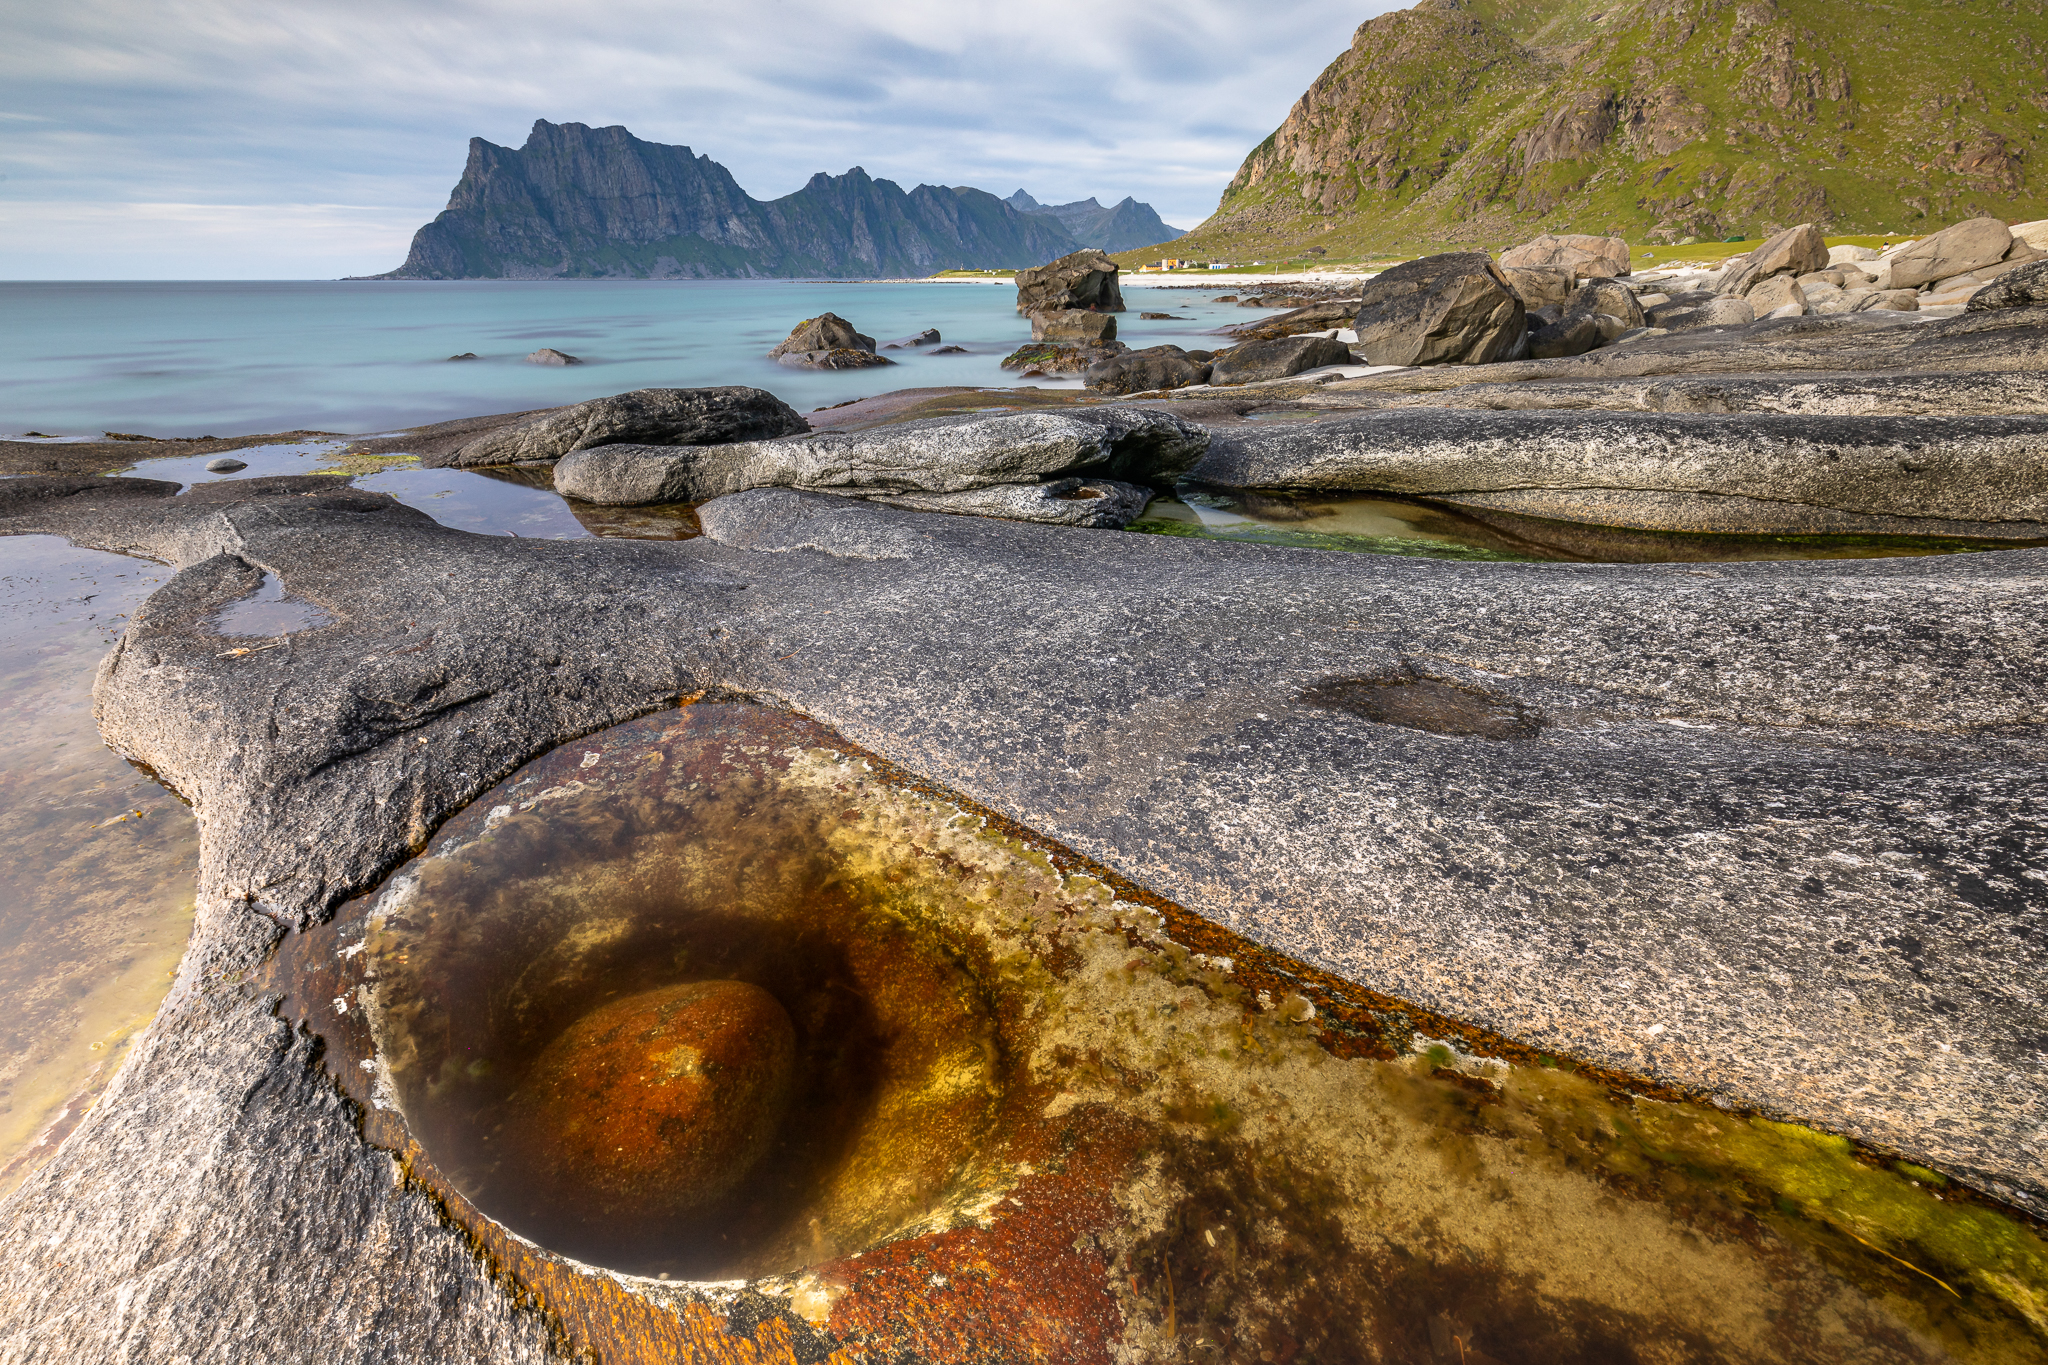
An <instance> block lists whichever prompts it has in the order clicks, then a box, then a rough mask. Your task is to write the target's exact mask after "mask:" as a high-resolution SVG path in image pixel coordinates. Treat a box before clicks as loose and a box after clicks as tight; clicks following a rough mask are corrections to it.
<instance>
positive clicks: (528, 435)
mask: <svg viewBox="0 0 2048 1365" xmlns="http://www.w3.org/2000/svg"><path fill="white" fill-rule="evenodd" d="M810 429H811V424H810V423H809V422H806V421H805V420H804V419H803V416H802V414H800V413H798V412H797V410H796V409H795V408H792V407H791V406H789V404H787V403H785V402H783V401H782V400H781V399H780V398H777V397H776V396H775V395H774V394H772V393H769V392H768V391H767V390H765V389H751V388H747V387H745V386H743V385H738V384H733V385H727V386H725V387H723V388H715V389H634V390H633V391H632V392H631V393H615V394H613V395H612V396H611V397H609V398H593V399H591V400H590V401H588V402H586V403H576V404H573V405H572V406H570V407H566V408H557V409H555V410H554V411H553V412H548V413H543V414H542V415H540V416H539V417H534V418H530V419H528V420H527V421H524V422H520V423H518V424H517V425H514V426H509V427H500V428H498V429H497V430H496V431H493V432H490V433H489V434H487V435H484V436H480V437H478V438H477V439H476V440H474V441H471V442H469V443H468V444H467V445H463V446H459V447H457V448H456V449H454V450H451V451H447V452H445V453H442V454H438V455H431V454H430V455H424V456H422V457H421V459H420V463H421V464H423V465H427V466H429V467H440V466H454V467H456V468H461V469H475V468H478V467H480V466H484V465H502V464H518V463H520V462H521V461H525V460H556V459H560V458H561V457H562V456H564V455H567V454H568V453H569V452H571V451H573V450H583V449H585V448H587V447H589V446H602V445H614V444H618V443H621V442H625V443H630V444H634V445H646V446H701V445H721V444H724V443H727V442H731V441H767V440H773V439H774V438H775V437H777V436H794V435H796V434H797V433H799V432H805V431H809V430H810Z"/></svg>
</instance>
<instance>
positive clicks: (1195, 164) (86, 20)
mask: <svg viewBox="0 0 2048 1365" xmlns="http://www.w3.org/2000/svg"><path fill="white" fill-rule="evenodd" d="M1387 8H1392V6H1391V5H1387V4H1377V5H1370V6H1367V7H1364V8H1361V7H1358V6H1355V5H1351V4H1338V3H1334V0H1270V2H1269V3H1267V4H1263V5H1260V6H1257V7H1254V6H1251V5H1249V4H1243V3H1238V4H1226V3H1222V0H1176V3H1173V4H1170V5H1169V4H1165V3H1151V2H1150V0H1146V2H1144V3H1128V4H1116V5H1104V4H1101V3H1099V0H1095V2H1094V3H1090V2H1089V0H1040V3H1037V4H1034V5H1031V6H1019V5H1009V4H1003V5H997V4H968V3H961V0H896V2H895V3H886V2H881V3H870V4H868V5H864V6H846V5H843V4H838V3H831V2H830V0H754V3H752V4H750V5H747V6H735V5H731V4H729V3H725V2H724V0H660V2H657V0H590V3H587V4H584V5H581V6H563V5H561V4H559V3H558V0H502V2H500V3H478V2H476V0H404V2H401V0H295V3H293V4H291V5H276V4H274V3H256V2H255V0H178V2H177V3H171V4H165V3H163V2H162V0H153V2H151V3H144V2H143V0H83V3H73V4H69V5H63V6H38V7H33V8H31V7H27V6H22V7H16V8H15V12H14V14H13V15H12V16H11V17H10V18H9V19H8V20H7V21H6V27H5V29H4V30H0V32H4V35H5V37H6V39H7V41H6V42H4V43H0V120H5V121H6V122H7V123H8V125H9V131H8V136H7V138H6V139H5V140H4V142H0V176H4V177H5V183H4V184H0V224H5V229H4V233H0V277H13V278H24V277H41V278H50V277H53V275H55V276H71V277H76V276H77V275H78V273H79V272H78V271H77V270H76V269H75V268H73V267H74V266H75V265H76V263H78V262H85V261H90V260H93V259H103V260H104V261H105V265H104V266H103V267H102V268H101V269H99V270H96V271H92V272H89V273H93V274H100V275H107V276H123V277H131V278H133V277H138V276H139V275H141V274H144V273H147V272H146V271H144V270H143V269H142V265H143V263H147V264H148V265H149V267H150V269H152V270H162V271H165V272H168V273H170V274H172V275H178V276H186V277H205V276H239V277H245V278H246V277H250V276H251V275H252V273H261V272H257V271H256V270H255V264H256V263H257V262H261V263H262V270H263V271H265V272H276V273H282V274H284V275H288V276H331V275H339V274H363V273H370V272H374V271H378V270H384V269H389V268H390V267H391V266H393V265H395V264H397V262H398V260H399V259H401V258H402V257H403V255H404V244H405V242H406V241H407V240H409V238H410V236H411V233H412V231H413V229H414V228H416V227H418V226H419V225H420V224H421V223H423V222H425V221H427V219H429V218H431V217H432V216H433V215H434V214H435V213H436V212H438V211H439V210H440V209H441V207H442V206H443V205H444V204H445V202H446V200H447V195H448V191H449V189H450V188H451V187H452V186H453V184H454V182H455V179H456V176H457V175H458V174H459V173H460V171H461V168H462V163H463V159H464V157H465V155H466V151H467V141H468V139H469V138H470V137H471V136H472V135H475V136H482V137H485V138H488V139H490V140H491V141H494V142H500V143H505V144H507V145H512V146H517V145H518V144H519V143H521V142H522V141H524V140H525V136H526V131H527V129H528V128H529V127H530V126H531V124H532V122H533V120H534V119H536V118H546V119H549V120H551V121H555V122H569V121H577V122H584V123H590V124H594V125H600V126H601V125H605V124H612V123H619V124H624V125H625V126H626V127H628V128H630V129H632V131H633V132H634V133H636V134H638V135H639V136H641V137H643V138H648V139H651V140H654V141H660V142H677V143H685V144H687V145H689V146H690V147H691V148H693V149H694V150H695V151H697V152H699V153H701V154H705V155H708V156H710V157H712V158H713V159H714V160H717V161H720V162H722V163H724V164H725V165H726V166H728V167H729V168H731V170H732V172H733V174H734V176H735V177H736V178H737V179H738V180H739V182H740V184H741V185H742V186H744V187H745V188H746V189H747V191H748V192H749V193H751V194H753V195H755V196H756V197H758V198H763V199H766V198H773V197H776V196H778V195H782V194H787V193H789V192H791V191H793V190H795V189H796V188H798V187H799V186H801V185H802V184H803V183H804V182H805V181H806V180H807V179H809V178H810V176H811V175H812V174H814V173H815V172H817V171H821V170H823V171H830V172H834V173H837V172H839V171H843V170H845V169H846V168H848V167H849V166H853V165H856V164H858V165H861V166H864V167H866V168H867V170H868V171H869V173H870V174H872V175H874V176H876V177H877V178H886V179H891V180H895V181H897V182H899V183H901V184H902V185H904V186H905V187H909V186H912V185H915V184H918V183H920V182H927V181H928V182H931V183H936V184H951V185H958V184H967V185H978V186H980V187H981V188H983V189H987V190H991V191H994V192H995V193H997V194H1007V193H1009V192H1010V191H1011V190H1013V189H1016V188H1018V187H1019V186H1022V187H1024V188H1027V189H1029V190H1030V191H1031V192H1032V194H1034V195H1035V196H1037V197H1038V198H1039V199H1041V200H1044V201H1047V202H1061V201H1065V200H1068V199H1080V198H1084V197H1086V196H1088V195H1091V194H1093V195H1096V196H1097V197H1099V198H1101V199H1102V200H1103V202H1105V203H1109V202H1114V201H1115V200H1116V199H1120V198H1122V197H1123V196H1124V195H1126V194H1132V195H1135V196H1136V197H1137V198H1139V199H1140V200H1143V201H1146V202H1149V203H1151V204H1152V205H1153V206H1154V207H1155V208H1157V209H1158V210H1159V211H1160V213H1161V214H1162V216H1164V217H1165V218H1166V220H1167V221H1168V222H1172V223H1178V224H1180V225H1181V226H1184V227H1185V226H1192V225H1193V224H1194V223H1196V222H1198V221H1200V219H1202V218H1203V217H1206V216H1207V214H1208V213H1209V212H1210V211H1211V210H1212V209H1213V208H1214V206H1215V202H1216V198H1217V196H1218V195H1219V194H1220V193H1221V191H1222V189H1223V186H1224V185H1225V184H1226V183H1227V182H1228V181H1229V178H1230V176H1231V175H1232V173H1234V172H1235V170H1236V168H1237V166H1238V163H1239V162H1240V161H1242V159H1243V158H1244V156H1245V154H1246V153H1247V152H1248V151H1250V149H1251V148H1252V147H1253V146H1255V145H1256V144H1257V143H1258V142H1259V141H1260V140H1261V139H1262V138H1264V137H1265V136H1266V135H1267V134H1268V133H1270V132H1271V131H1272V130H1273V128H1274V127H1276V126H1277V125H1278V124H1279V122H1280V120H1281V119H1282V118H1283V117H1284V116H1285V115H1286V112H1287V109H1288V107H1289V105H1290V104H1291V103H1292V102H1293V101H1294V99H1295V98H1296V97H1297V96H1298V95H1299V94H1300V93H1301V91H1302V90H1303V89H1304V88H1305V87H1306V86H1307V84H1308V82H1309V81H1310V80H1312V79H1313V78H1314V76H1315V75H1316V73H1317V72H1319V71H1321V70H1322V68H1323V67H1324V66H1325V65H1327V64H1328V63H1329V62H1330V61H1331V60H1332V59H1333V58H1335V57H1336V55H1337V54H1338V53H1339V52H1340V51H1341V50H1342V49H1343V48H1344V47H1345V46H1346V45H1347V44H1348V43H1349V41H1350V37H1351V32H1352V29H1353V28H1354V27H1356V25H1357V24H1358V23H1359V22H1360V21H1361V20H1362V19H1364V18H1366V17H1368V16H1369V15H1370V14H1372V13H1377V12H1380V11H1381V10H1384V9H1387ZM123 204H126V205H143V204H152V205H158V206H161V205H179V206H183V209H193V208H195V207H196V206H211V208H212V209H214V210H216V212H215V214H214V215H213V216H212V217H210V218H206V219H205V220H204V221H203V223H202V221H201V220H200V219H198V218H194V217H191V216H189V215H188V214H186V213H185V212H183V211H182V209H181V212H180V213H177V214H171V215H169V216H168V217H163V216H162V215H158V216H156V217H151V216H150V215H147V214H143V215H138V214H136V213H131V212H115V211H111V210H110V206H115V205H123ZM66 205H68V206H70V207H68V208H67V207H62V206H66ZM102 209H108V210H109V211H104V212H103V211H100V210H102ZM259 210H261V211H259ZM272 210H274V211H275V212H274V213H272V216H271V218H269V219H266V217H265V212H266V211H272ZM290 234H298V236H297V237H296V239H294V238H293V237H292V236H291V235H290ZM394 244H395V245H394ZM60 265H61V266H63V267H64V268H62V269H59V268H58V267H59V266H60Z"/></svg>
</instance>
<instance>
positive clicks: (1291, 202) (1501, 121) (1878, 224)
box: [1120, 0, 2048, 264]
mask: <svg viewBox="0 0 2048 1365" xmlns="http://www.w3.org/2000/svg"><path fill="white" fill-rule="evenodd" d="M2044 152H2048V17H2044V6H2043V0H2005V2H2004V3H1994V0H1956V2H1955V3H1939V2H1936V3H1928V2H1926V0H1905V2H1904V3H1893V4H1885V3H1878V2H1877V0H1827V3H1823V2H1822V0H1741V2H1740V3H1737V2H1736V0H1618V2H1617V3H1606V2H1604V0H1519V2H1518V0H1467V2H1466V3H1460V0H1425V3H1423V4H1421V5H1418V6H1416V7H1415V8H1413V9H1408V10H1402V11H1399V12H1397V13H1393V14H1386V15H1382V16H1380V17H1379V18H1377V19H1373V20H1370V21H1368V22H1367V23H1365V24H1363V25H1361V26H1360V27H1359V29H1358V30H1357V32H1356V34H1354V35H1353V40H1352V44H1351V47H1350V50H1348V51H1347V52H1345V53H1344V54H1343V55H1342V56H1340V57H1339V58H1338V59H1337V60H1336V61H1335V62H1333V63H1331V65H1330V66H1329V68H1328V69H1327V70H1325V71H1324V72H1323V74H1322V75H1321V76H1320V77H1318V78H1317V79H1316V81H1315V83H1314V84H1313V85H1311V86H1310V87H1309V89H1308V91H1307V93H1305V94H1304V95H1303V96H1302V97H1301V99H1300V100H1299V101H1297V102H1296V104H1295V106H1294V109H1293V110H1292V111H1291V112H1290V113H1289V114H1288V116H1287V121H1286V122H1285V123H1284V124H1282V125H1281V127H1280V128H1279V129H1278V130H1277V131H1275V132H1274V134H1273V135H1272V136H1271V137H1269V138H1267V139H1266V141H1265V142H1263V143H1261V144H1260V145H1259V146H1258V147H1257V148H1256V149H1254V150H1253V152H1252V153H1251V155H1250V156H1249V157H1247V158H1246V159H1245V162H1244V165H1243V167H1242V168H1241V169H1240V170H1239V171H1238V173H1237V177H1236V178H1235V179H1234V180H1233V181H1232V182H1231V184H1230V187H1229V189H1228V190H1226V191H1225V193H1224V195H1223V200H1222V202H1221V204H1220V205H1219V206H1218V208H1217V211H1216V214H1215V215H1214V216H1213V217H1212V218H1210V219H1209V221H1208V222H1206V223H1204V224H1203V225H1202V226H1201V227H1199V228H1197V229H1195V230H1194V231H1193V232H1192V233H1190V234H1189V235H1188V236H1186V237H1184V238H1181V239H1179V240H1178V241H1175V242H1173V243H1170V244H1167V245H1166V246H1165V247H1163V248H1148V249H1146V250H1144V251H1140V252H1132V253H1126V258H1128V261H1129V263H1131V264H1136V263H1137V262H1138V261H1140V260H1142V259H1146V258H1155V259H1156V258H1157V257H1158V256H1161V255H1184V256H1202V257H1210V258H1214V259H1225V260H1249V259H1252V258H1255V257H1260V256H1265V257H1268V258H1272V257H1285V256H1289V255H1293V254H1295V253H1298V252H1300V251H1302V250H1303V249H1305V248H1307V247H1311V246H1315V247H1322V248H1324V249H1325V251H1326V252H1327V253H1328V255H1327V259H1329V260H1359V259H1365V258H1369V257H1371V256H1375V255H1383V254H1387V255H1400V256H1412V255H1416V254H1419V253H1421V252H1423V251H1428V250H1433V249H1439V248H1445V247H1452V246H1483V247H1491V248H1496V249H1497V248H1499V247H1502V246H1506V245H1509V244H1511V243H1513V242H1516V241H1521V240H1526V239H1527V238H1528V237H1530V236H1533V235H1534V234H1536V233H1537V232H1541V231H1560V232H1595V233H1607V234H1612V235H1617V236H1623V237H1627V238H1629V239H1630V240H1632V241H1635V242H1639V243H1650V244H1657V243H1678V242H1683V241H1687V240H1688V239H1691V240H1698V241H1712V240H1718V239H1721V238H1725V237H1735V236H1741V237H1747V238H1755V237H1758V236H1763V235H1767V234H1768V233H1770V232H1771V231H1774V230H1775V229H1777V228H1779V227H1784V226H1789V225H1790V224H1793V223H1799V222H1816V223H1819V224H1821V225H1822V226H1823V228H1824V230H1826V231H1827V232H1829V233H1830V234H1831V235H1847V234H1860V233H1907V234H1918V233H1920V232H1924V231H1927V230H1929V229H1930V228H1932V227H1937V226H1943V225H1946V224H1948V223H1950V222H1954V221H1956V220H1958V219H1961V218H1968V217H1971V216H1973V215H1976V214H1979V213H1989V214H1994V215H1997V216H1999V217H2003V218H2007V219H2019V218H2039V217H2048V178H2044V177H2048V173H2044V170H2043V168H2042V167H2041V166H2039V165H2037V164H2036V162H2037V160H2038V158H2039V157H2040V156H2041V155H2042V154H2043V153H2044ZM1120 259H1125V258H1120Z"/></svg>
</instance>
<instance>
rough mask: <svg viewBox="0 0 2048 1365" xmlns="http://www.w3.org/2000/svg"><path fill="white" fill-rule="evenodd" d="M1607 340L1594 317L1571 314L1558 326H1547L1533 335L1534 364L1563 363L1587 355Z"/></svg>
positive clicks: (1532, 358)
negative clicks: (1548, 361)
mask: <svg viewBox="0 0 2048 1365" xmlns="http://www.w3.org/2000/svg"><path fill="white" fill-rule="evenodd" d="M1605 340H1606V337H1605V336H1604V335H1602V333H1601V331H1600V324H1599V323H1598V322H1597V321H1595V320H1594V315H1593V314H1591V313H1568V314H1566V315H1565V316H1564V317H1562V318H1560V319H1558V320H1557V321H1556V322H1549V323H1545V324H1544V325H1543V326H1541V327H1538V328H1536V329H1535V330H1534V331H1532V332H1530V333H1529V358H1530V359H1531V360H1560V359H1562V358H1564V357H1566V356H1574V355H1584V354H1585V353H1586V352H1588V351H1590V350H1592V349H1593V348H1594V347H1596V346H1599V345H1600V344H1601V343H1602V342H1603V341H1605Z"/></svg>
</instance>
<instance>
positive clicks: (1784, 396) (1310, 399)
mask: <svg viewBox="0 0 2048 1365" xmlns="http://www.w3.org/2000/svg"><path fill="white" fill-rule="evenodd" d="M1299 401H1301V402H1303V403H1307V404H1310V405H1312V406H1316V407H1325V408H1343V407H1356V406H1362V405H1367V406H1371V407H1373V408H1382V409H1383V408H1386V407H1424V406H1426V407H1432V408H1461V409H1476V410H1482V411H1495V412H1503V411H1505V412H1516V411H1520V412H1528V411H1542V410H1545V409H1549V410H1560V411H1577V410H1588V409H1592V410H1605V411H1610V412H1784V413H1805V414H1810V415H1815V416H1819V415H1830V416H1849V417H1877V416H1923V415H1924V416H1950V417H1960V416H1987V417H1988V416H2008V415H2034V414H2039V413H2048V374H2041V373H2029V374H1996V373H1993V374H1985V373H1972V372H1964V373H1952V374H1836V375H1815V374H1805V375H1749V374H1731V375H1716V376H1711V377H1706V378H1699V379H1658V378H1643V379H1576V380H1574V379H1564V380H1541V379H1537V380H1529V381H1526V382H1523V383H1520V384H1484V383H1473V384H1466V385H1464V386H1462V387H1459V388H1455V389H1449V390H1446V391H1444V392H1440V393H1427V394H1368V393H1359V392H1346V391H1344V389H1343V388H1323V389H1319V390H1318V391H1316V392H1315V393H1314V394H1311V395H1309V396H1307V397H1305V398H1303V399H1301V400H1299Z"/></svg>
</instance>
